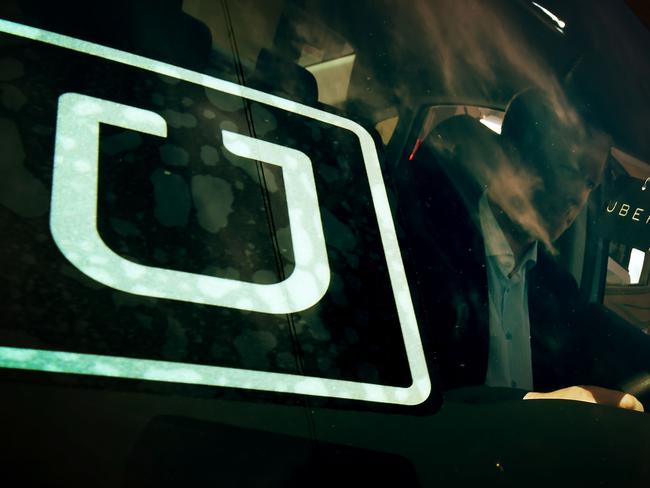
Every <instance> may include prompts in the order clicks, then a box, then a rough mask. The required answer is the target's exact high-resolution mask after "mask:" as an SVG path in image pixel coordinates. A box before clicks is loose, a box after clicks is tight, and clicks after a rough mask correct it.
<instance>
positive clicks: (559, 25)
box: [532, 2, 566, 34]
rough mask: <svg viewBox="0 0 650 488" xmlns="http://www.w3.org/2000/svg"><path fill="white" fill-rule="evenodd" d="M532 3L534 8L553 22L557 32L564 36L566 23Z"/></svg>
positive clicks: (537, 4)
mask: <svg viewBox="0 0 650 488" xmlns="http://www.w3.org/2000/svg"><path fill="white" fill-rule="evenodd" d="M532 3H533V5H534V6H535V7H537V8H538V9H540V10H541V11H542V12H544V13H545V14H546V15H547V16H548V17H549V18H550V19H551V20H552V21H553V22H555V24H556V25H557V30H558V31H559V32H562V33H563V34H564V27H565V26H566V22H564V21H563V20H562V19H560V18H559V17H558V16H557V15H555V14H554V13H553V12H551V11H550V10H548V9H547V8H544V7H542V6H541V5H540V4H539V3H537V2H532Z"/></svg>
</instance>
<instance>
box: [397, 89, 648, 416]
mask: <svg viewBox="0 0 650 488" xmlns="http://www.w3.org/2000/svg"><path fill="white" fill-rule="evenodd" d="M430 142H431V144H430V145H429V146H428V147H426V148H424V150H420V151H418V154H416V157H415V158H413V160H412V161H410V162H409V167H408V168H407V171H405V172H404V175H406V176H405V178H404V180H403V182H404V185H402V186H401V191H400V192H399V201H400V205H399V206H400V216H401V223H402V226H403V228H404V231H405V234H406V237H407V240H408V244H407V247H408V248H410V249H409V250H410V253H409V260H408V261H409V267H410V270H411V275H412V276H414V277H415V287H414V288H415V293H416V294H417V302H418V303H419V306H420V312H421V317H422V318H423V319H424V320H423V322H424V331H423V333H424V335H425V339H426V340H427V342H428V343H429V344H430V347H431V349H432V351H433V355H434V361H435V363H436V364H437V367H438V368H439V373H440V376H441V380H442V382H443V386H444V387H445V388H455V387H460V386H467V385H487V386H503V387H511V388H518V389H522V390H526V391H528V392H529V393H527V394H526V398H566V399H575V400H585V401H593V402H598V403H607V404H613V405H618V406H623V407H627V408H633V409H637V410H640V409H642V406H641V404H640V403H639V402H638V400H637V399H636V398H635V397H633V396H632V395H629V394H624V393H623V392H621V391H619V390H620V389H622V388H623V387H624V384H625V382H626V381H630V380H632V379H634V378H636V377H638V375H644V374H645V375H647V374H648V371H649V370H650V338H649V337H648V336H646V335H644V334H643V333H642V332H640V331H638V330H636V329H634V328H633V327H631V326H629V325H628V324H627V323H623V322H622V321H621V320H620V319H618V318H617V317H615V316H614V315H613V314H611V313H610V312H608V311H607V310H605V309H604V308H603V307H601V306H599V305H595V304H591V305H590V304H587V303H586V302H585V301H584V300H583V299H582V298H581V296H580V293H579V290H578V286H577V284H576V282H575V280H574V279H573V277H572V276H571V275H570V274H569V273H568V272H566V271H565V270H564V269H562V268H561V267H560V266H559V265H558V264H557V263H556V259H555V255H556V254H557V251H556V249H555V247H554V243H555V241H556V239H557V238H558V237H560V236H561V235H562V234H563V233H564V232H565V231H566V230H567V228H569V227H570V226H571V224H572V223H573V221H574V220H575V219H576V217H577V216H578V214H579V213H580V211H581V210H582V209H583V208H584V206H585V204H586V202H587V200H588V198H589V195H590V193H591V191H592V190H593V189H595V188H596V187H597V186H598V184H599V182H600V178H601V175H602V171H603V167H604V164H605V161H606V158H607V154H608V151H609V142H608V139H607V137H605V136H604V135H603V134H602V133H600V132H598V131H597V130H595V129H594V128H593V127H591V126H590V125H588V124H587V123H586V122H585V120H584V118H583V117H582V116H581V114H579V113H578V112H577V111H575V110H574V109H572V108H571V107H570V106H569V105H568V104H567V103H566V102H565V101H563V100H561V99H560V97H552V96H549V95H547V94H545V93H542V92H540V91H537V90H527V91H525V92H522V93H520V94H518V95H517V96H515V97H514V98H513V100H512V101H511V103H510V104H509V106H508V109H507V111H506V117H505V119H504V122H503V126H502V133H501V136H497V135H496V134H493V133H491V132H490V131H488V130H487V129H485V128H484V127H483V126H482V125H481V124H479V123H478V122H477V121H476V120H474V119H471V118H470V117H468V116H460V117H455V118H453V119H450V120H449V121H448V122H446V123H443V125H441V126H439V127H437V128H436V129H435V130H434V132H433V134H432V135H431V136H430ZM576 385H599V386H598V387H594V386H576Z"/></svg>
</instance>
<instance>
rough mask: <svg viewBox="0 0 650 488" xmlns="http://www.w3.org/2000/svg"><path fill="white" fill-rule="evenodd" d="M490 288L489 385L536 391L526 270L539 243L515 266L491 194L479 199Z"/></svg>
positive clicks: (532, 261) (532, 262)
mask: <svg viewBox="0 0 650 488" xmlns="http://www.w3.org/2000/svg"><path fill="white" fill-rule="evenodd" d="M479 220H480V223H481V231H482V233H483V239H484V241H485V257H486V268H487V274H488V288H489V293H488V295H489V313H490V346H489V353H488V368H487V375H486V378H485V384H486V385H487V386H505V387H510V388H522V389H526V390H532V388H533V368H532V360H531V350H530V319H529V317H528V282H527V279H526V273H527V271H528V270H529V269H531V268H532V267H533V266H535V264H536V262H537V242H535V243H533V244H532V245H531V246H530V248H528V249H527V251H526V253H525V254H524V256H523V258H522V260H521V262H520V263H519V265H518V266H517V267H516V268H515V264H516V263H515V257H514V253H513V252H512V249H511V247H510V244H509V243H508V241H507V239H506V237H505V235H504V233H503V231H502V230H501V227H499V224H498V223H497V220H496V218H495V216H494V213H493V212H492V209H491V208H490V204H489V202H488V199H487V193H484V194H483V196H482V197H481V200H480V201H479Z"/></svg>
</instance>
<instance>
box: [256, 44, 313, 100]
mask: <svg viewBox="0 0 650 488" xmlns="http://www.w3.org/2000/svg"><path fill="white" fill-rule="evenodd" d="M250 84H251V85H252V86H254V87H256V88H260V89H262V90H264V91H268V92H271V93H273V94H274V95H279V96H282V97H286V98H290V99H292V100H295V101H297V102H301V103H305V104H307V105H313V104H315V103H316V102H317V101H318V85H317V83H316V78H314V75H313V74H311V73H310V72H309V71H308V70H307V69H306V68H303V67H302V66H300V65H299V64H297V63H295V62H292V61H289V60H288V59H286V58H284V57H282V56H280V55H278V54H276V53H274V52H272V51H270V50H269V49H262V50H261V51H260V53H259V55H258V56H257V62H256V64H255V72H254V73H253V77H252V79H251V80H250Z"/></svg>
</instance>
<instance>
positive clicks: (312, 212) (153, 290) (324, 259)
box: [0, 19, 431, 405]
mask: <svg viewBox="0 0 650 488" xmlns="http://www.w3.org/2000/svg"><path fill="white" fill-rule="evenodd" d="M0 32H3V33H7V34H11V35H15V36H20V37H23V38H27V39H31V40H33V41H38V42H42V43H45V44H49V45H51V46H58V47H61V48H64V49H68V50H71V51H76V52H78V53H84V54H85V55H90V56H95V57H97V58H102V59H104V60H108V61H111V62H116V63H122V64H123V65H127V66H132V67H135V68H139V69H143V70H147V71H149V72H152V73H155V74H158V75H164V76H167V77H170V78H175V79H177V80H182V81H185V82H188V83H192V84H195V85H198V86H203V87H205V88H206V89H210V90H215V91H217V92H222V93H224V94H227V95H229V96H236V97H241V98H243V99H248V100H250V101H252V102H256V103H260V104H265V105H267V106H271V107H274V108H275V109H279V110H283V111H286V112H289V113H292V114H297V115H300V116H303V117H307V118H310V119H314V120H316V121H319V122H320V123H324V124H329V125H331V126H335V127H337V128H340V129H343V130H346V131H349V132H351V133H352V134H354V135H355V136H356V138H357V139H358V143H359V147H360V150H361V154H362V156H363V164H364V167H365V174H366V176H367V179H368V184H369V188H370V194H371V197H372V207H373V209H374V213H375V216H376V218H377V224H378V228H379V235H380V239H381V248H382V249H383V253H384V255H385V260H386V264H387V270H388V275H389V278H390V289H391V290H392V294H393V297H394V301H395V308H396V310H397V315H398V318H399V327H400V330H401V335H402V338H403V341H404V349H405V351H406V356H407V360H408V368H409V370H410V374H411V378H412V383H411V384H410V385H409V386H404V387H402V386H388V385H380V384H375V383H364V382H360V381H349V380H338V379H326V378H320V377H315V376H301V375H298V374H285V373H276V372H266V371H258V370H247V369H241V368H232V367H220V366H207V365H203V364H189V363H181V362H174V361H164V360H152V359H135V358H129V357H121V356H113V355H100V354H82V353H70V352H61V351H50V350H42V349H27V348H15V347H0V367H7V368H20V369H31V370H40V371H54V372H62V373H77V374H93V375H103V376H113V377H123V378H136V379H148V380H156V381H169V382H183V383H192V384H202V385H213V386H223V387H236V388H246V389H255V390H265V391H274V392H284V393H298V394H305V395H319V396H327V397H336V398H347V399H356V400H366V401H376V402H385V403H397V404H406V405H414V404H418V403H421V402H422V401H424V400H425V399H426V398H427V397H428V396H429V393H430V390H431V382H430V379H429V375H428V371H427V367H426V363H425V358H424V352H423V348H422V343H421V340H420V335H419V331H418V327H417V323H416V319H415V314H414V310H413V304H412V302H411V296H410V292H409V287H408V283H407V280H406V276H405V271H404V266H403V263H402V259H401V254H400V249H399V246H398V242H397V236H396V233H395V227H394V223H393V220H392V215H391V211H390V207H389V204H388V198H387V195H386V189H385V186H384V182H383V177H382V174H381V168H380V166H379V161H378V158H377V153H376V150H375V146H374V142H373V140H372V138H371V136H370V134H368V132H367V131H366V130H365V129H363V128H362V127H361V126H360V125H358V124H356V123H355V122H353V121H351V120H349V119H346V118H344V117H340V116H337V115H333V114H330V113H328V112H325V111H321V110H317V109H314V108H311V107H308V106H306V105H301V104H299V103H296V102H293V101H290V100H286V99H283V98H280V97H277V96H274V95H270V94H267V93H263V92H260V91H257V90H254V89H251V88H247V87H244V86H241V85H237V84H234V83H231V82H227V81H224V80H221V79H218V78H215V77H212V76H208V75H204V74H200V73H197V72H193V71H189V70H186V69H183V68H179V67H176V66H172V65H169V64H166V63H162V62H159V61H155V60H152V59H148V58H144V57H141V56H137V55H133V54H130V53H127V52H123V51H119V50H116V49H112V48H108V47H105V46H100V45H97V44H93V43H90V42H86V41H81V40H79V39H74V38H70V37H67V36H63V35H60V34H56V33H52V32H48V31H44V30H42V29H36V28H33V27H29V26H25V25H21V24H16V23H13V22H9V21H4V20H1V19H0ZM100 123H103V124H109V125H113V126H118V127H121V128H124V129H127V130H132V131H137V132H142V133H146V134H149V135H152V136H158V137H166V135H167V126H166V122H165V120H164V119H163V118H162V117H161V116H160V115H158V114H157V113H155V112H152V111H149V110H143V109H141V108H138V107H133V106H130V105H124V104H120V103H115V102H114V101H110V100H106V99H100V98H97V97H90V96H88V95H84V94H78V93H64V94H63V95H61V96H60V98H59V105H58V114H57V130H56V143H55V157H54V173H53V188H52V206H51V215H50V228H51V231H52V234H53V237H54V239H55V242H56V244H57V246H58V247H59V248H60V250H61V251H62V253H63V254H64V255H65V256H66V258H67V259H68V260H69V261H70V262H71V263H73V264H74V265H75V266H76V267H77V268H78V269H79V270H81V271H82V272H83V273H85V274H87V275H88V276H90V277H92V278H93V279H95V280H96V281H99V282H101V283H104V284H106V285H108V286H110V287H113V288H116V289H119V290H123V291H125V292H129V293H133V294H139V295H146V296H152V297H158V298H162V299H171V300H180V301H185V302H190V303H198V304H203V305H211V306H219V307H230V308H236V309H241V310H247V311H253V312H261V313H267V314H292V313H296V312H299V311H301V310H305V309H307V308H309V307H311V306H313V305H314V304H316V303H318V302H319V301H320V300H321V299H322V297H323V296H324V294H325V293H326V291H327V290H328V287H329V283H330V268H329V263H328V256H327V251H326V243H325V237H324V232H323V225H322V221H321V215H320V212H319V205H318V195H317V192H316V185H315V183H314V172H313V168H312V162H311V160H310V158H309V157H308V156H307V155H306V154H304V153H303V152H300V151H298V150H296V149H292V148H289V147H285V146H281V145H278V144H273V143H270V142H266V141H262V140H259V139H255V138H251V137H248V136H245V135H242V134H238V133H236V132H233V131H228V130H222V131H221V136H222V140H223V144H224V146H225V148H226V149H227V150H228V151H230V152H231V153H233V154H235V155H237V156H240V157H242V158H248V159H253V160H257V161H261V162H264V163H267V164H271V165H276V166H279V167H280V168H281V169H282V178H283V180H284V186H285V193H286V200H287V201H286V204H287V210H288V214H289V227H290V233H291V240H292V245H293V253H294V258H295V267H294V269H293V271H292V272H291V274H290V275H289V276H288V277H287V278H286V279H285V280H284V281H281V282H279V283H273V284H255V283H248V282H244V281H238V280H234V279H226V278H218V277H214V276H207V275H200V274H196V273H190V272H184V271H178V270H173V269H165V268H160V267H154V266H146V265H142V264H138V263H135V262H133V261H130V260H127V259H125V258H123V257H121V256H119V255H118V254H117V253H116V252H114V251H113V250H112V249H111V248H109V246H107V245H106V243H105V242H104V241H103V240H102V238H101V237H100V235H99V233H98V230H97V191H98V189H97V187H98V148H99V124H100ZM351 307H354V304H351ZM217 326H218V324H215V327H217Z"/></svg>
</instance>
